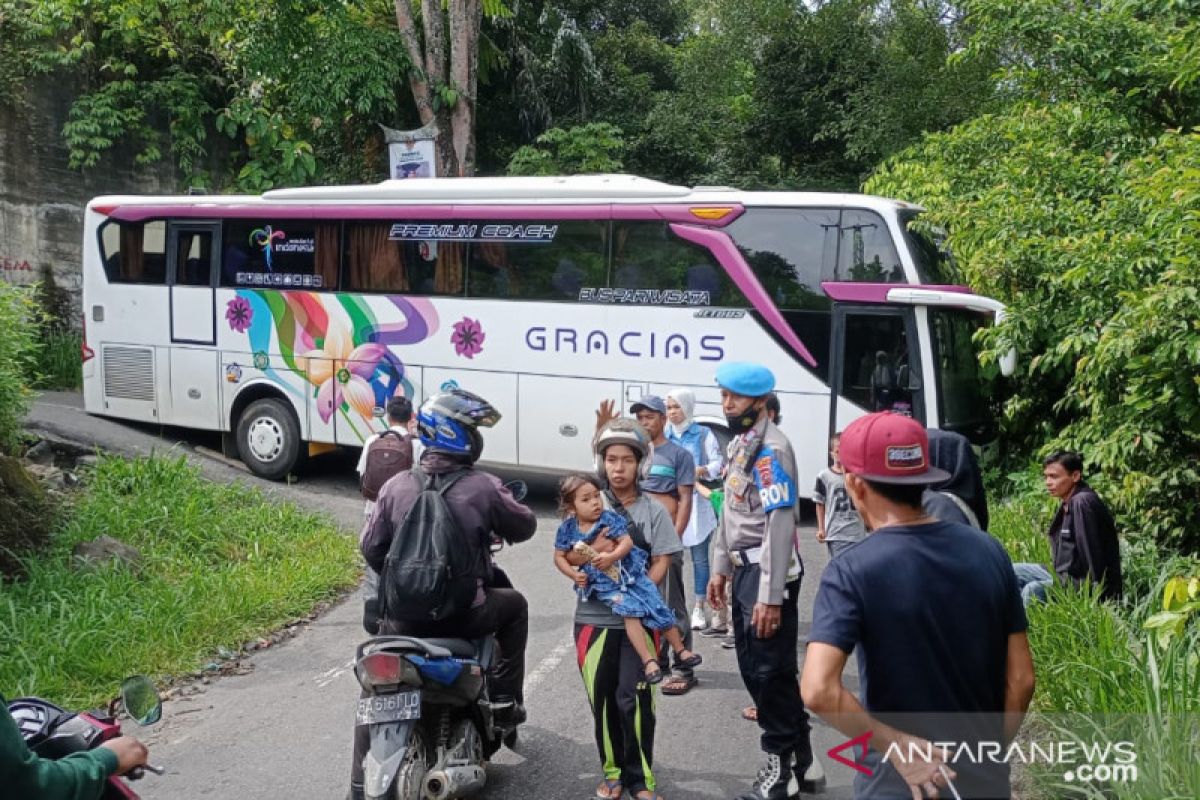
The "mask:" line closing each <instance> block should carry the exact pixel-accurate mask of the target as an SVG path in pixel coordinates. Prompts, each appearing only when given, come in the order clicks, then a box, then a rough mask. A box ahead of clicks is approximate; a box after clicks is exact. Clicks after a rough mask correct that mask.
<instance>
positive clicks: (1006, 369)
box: [1000, 347, 1017, 378]
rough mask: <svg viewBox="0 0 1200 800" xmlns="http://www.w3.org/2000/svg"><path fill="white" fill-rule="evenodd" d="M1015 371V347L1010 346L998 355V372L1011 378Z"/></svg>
mask: <svg viewBox="0 0 1200 800" xmlns="http://www.w3.org/2000/svg"><path fill="white" fill-rule="evenodd" d="M1016 371H1017V348H1015V347H1010V348H1008V352H1007V353H1005V354H1004V355H1002V356H1000V374H1001V375H1003V376H1004V377H1006V378H1011V377H1012V376H1013V374H1014V373H1015V372H1016Z"/></svg>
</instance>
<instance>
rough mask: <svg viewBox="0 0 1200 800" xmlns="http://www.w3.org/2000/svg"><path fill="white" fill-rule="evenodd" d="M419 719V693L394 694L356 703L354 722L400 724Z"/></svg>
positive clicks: (376, 696)
mask: <svg viewBox="0 0 1200 800" xmlns="http://www.w3.org/2000/svg"><path fill="white" fill-rule="evenodd" d="M420 718H421V693H420V692H396V693H395V694H377V695H374V696H372V697H364V698H362V699H360V700H359V701H358V713H357V714H355V721H356V722H357V723H358V724H359V725H374V724H376V723H379V722H401V721H403V720H407V719H420Z"/></svg>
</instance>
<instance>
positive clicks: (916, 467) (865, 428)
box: [838, 411, 950, 485]
mask: <svg viewBox="0 0 1200 800" xmlns="http://www.w3.org/2000/svg"><path fill="white" fill-rule="evenodd" d="M838 449H839V451H840V452H839V455H840V458H841V461H842V468H843V469H844V470H845V471H846V472H849V473H852V474H854V475H858V476H859V477H861V478H866V479H867V480H870V481H875V482H877V483H902V484H916V485H922V484H931V483H941V482H942V481H947V480H950V473H949V472H946V471H945V470H944V469H938V468H937V467H935V466H933V465H932V464H930V462H929V434H928V433H926V432H925V428H924V427H923V426H922V425H921V423H919V422H917V421H916V420H914V419H913V418H912V417H906V416H904V415H903V414H894V413H892V412H889V411H881V412H878V413H876V414H867V415H866V416H865V417H859V418H858V419H856V420H854V422H851V423H850V424H849V425H847V426H846V430H844V431H843V432H842V438H841V440H840V442H839V443H838Z"/></svg>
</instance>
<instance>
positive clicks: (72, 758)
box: [0, 697, 117, 800]
mask: <svg viewBox="0 0 1200 800" xmlns="http://www.w3.org/2000/svg"><path fill="white" fill-rule="evenodd" d="M0 709H3V710H2V711H0V786H2V787H4V796H5V797H30V798H33V797H36V798H38V800H98V798H99V797H100V795H101V794H103V792H104V783H105V781H107V780H108V776H109V775H112V774H114V773H115V772H116V771H117V754H116V753H114V752H113V751H112V750H109V749H108V748H106V747H99V748H96V749H95V750H89V751H87V752H84V753H72V754H71V755H69V756H67V757H66V758H60V759H58V760H57V761H52V760H50V759H47V758H38V757H37V756H36V755H34V753H33V751H32V750H30V749H29V747H28V745H26V744H25V740H24V739H22V738H21V731H20V730H18V729H17V723H16V720H14V719H13V718H12V714H10V713H9V712H8V703H7V701H5V699H4V698H3V697H0Z"/></svg>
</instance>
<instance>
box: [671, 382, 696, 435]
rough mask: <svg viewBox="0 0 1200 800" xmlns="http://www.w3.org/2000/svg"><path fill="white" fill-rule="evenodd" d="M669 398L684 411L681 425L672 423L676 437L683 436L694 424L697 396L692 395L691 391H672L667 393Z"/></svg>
mask: <svg viewBox="0 0 1200 800" xmlns="http://www.w3.org/2000/svg"><path fill="white" fill-rule="evenodd" d="M667 397H668V398H670V399H671V400H674V401H675V402H676V403H678V404H679V408H680V409H682V411H683V422H682V423H681V424H679V425H676V424H675V423H674V422H672V423H671V428H672V429H673V430H674V431H675V433H676V435H679V436H682V435H683V432H684V431H686V430H687V429H688V428H689V427H690V426H691V424H692V414H693V413H695V411H696V396H695V395H694V394H692V390H691V389H672V390H671V391H669V392H667Z"/></svg>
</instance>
